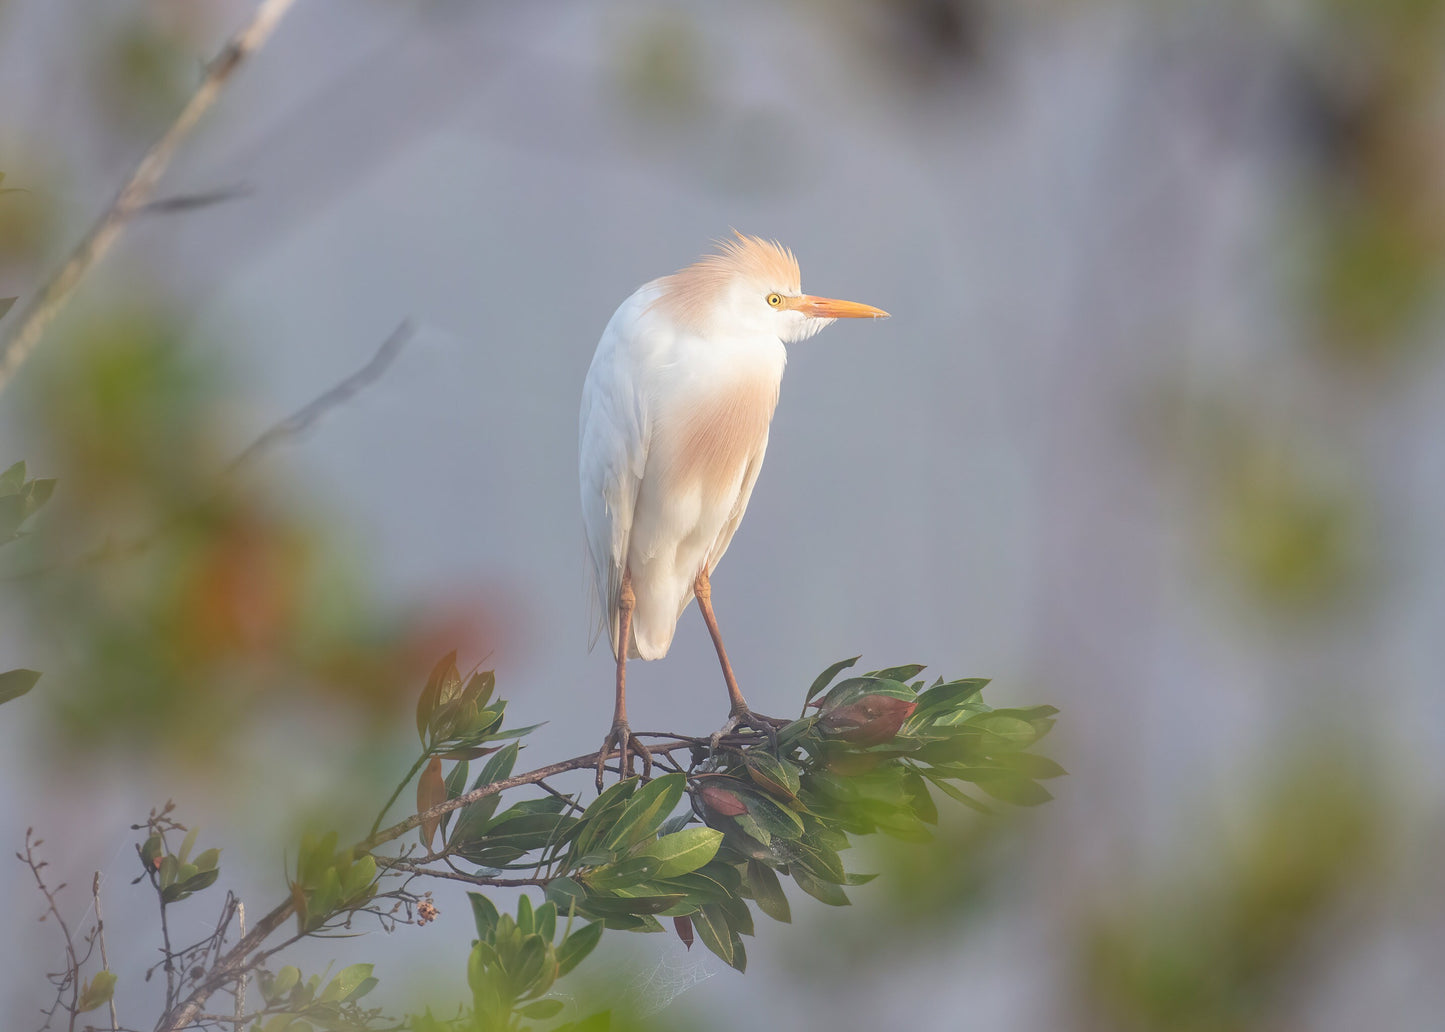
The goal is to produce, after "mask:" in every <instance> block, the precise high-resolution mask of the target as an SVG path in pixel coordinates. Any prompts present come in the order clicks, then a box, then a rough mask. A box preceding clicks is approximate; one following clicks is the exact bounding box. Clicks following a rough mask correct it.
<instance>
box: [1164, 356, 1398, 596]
mask: <svg viewBox="0 0 1445 1032" xmlns="http://www.w3.org/2000/svg"><path fill="white" fill-rule="evenodd" d="M1153 407H1154V419H1155V420H1157V423H1154V424H1153V425H1154V426H1157V427H1158V428H1159V429H1161V430H1162V431H1163V432H1162V433H1155V432H1153V431H1152V430H1151V432H1150V433H1149V440H1150V441H1151V442H1153V443H1155V444H1162V445H1163V446H1164V449H1165V450H1164V451H1163V452H1162V457H1163V458H1164V459H1165V460H1166V461H1167V462H1169V463H1171V464H1177V465H1179V466H1181V467H1183V468H1184V469H1186V470H1188V472H1189V473H1190V474H1191V483H1190V502H1191V505H1192V506H1193V508H1194V511H1195V512H1196V513H1197V514H1198V515H1199V519H1198V521H1197V523H1196V524H1195V526H1196V528H1197V530H1198V531H1199V544H1200V545H1201V546H1202V547H1203V549H1204V550H1205V555H1206V557H1207V561H1208V562H1209V564H1210V565H1211V567H1212V568H1214V569H1216V570H1218V571H1220V572H1222V573H1224V574H1225V575H1226V576H1227V577H1228V578H1229V580H1231V581H1232V582H1233V584H1234V585H1235V586H1236V587H1237V588H1238V589H1240V590H1241V591H1242V592H1243V594H1244V595H1245V596H1246V597H1247V598H1249V599H1250V600H1251V601H1252V602H1254V603H1256V604H1257V605H1258V606H1260V607H1262V608H1263V609H1264V610H1266V611H1268V612H1271V613H1272V614H1274V615H1276V616H1282V617H1287V618H1289V619H1290V620H1295V619H1300V618H1304V619H1310V618H1318V617H1323V616H1326V615H1330V614H1338V613H1339V612H1341V611H1344V610H1346V609H1347V608H1348V606H1349V605H1350V604H1351V603H1352V602H1355V601H1358V600H1360V599H1362V598H1365V597H1367V592H1365V591H1364V590H1363V589H1365V588H1367V587H1368V586H1369V585H1370V584H1371V582H1372V580H1373V579H1374V578H1375V577H1377V576H1379V572H1380V571H1379V567H1380V562H1379V548H1380V542H1379V540H1378V528H1377V526H1376V522H1377V519H1376V514H1375V509H1374V503H1373V500H1372V498H1371V497H1370V495H1369V494H1368V491H1367V482H1366V479H1365V476H1364V472H1363V471H1362V470H1361V469H1359V468H1358V466H1357V465H1356V464H1355V463H1354V462H1353V461H1351V460H1350V459H1348V458H1347V457H1346V456H1345V454H1344V451H1343V449H1340V448H1338V447H1332V444H1331V442H1332V441H1333V440H1335V438H1334V436H1333V434H1327V433H1325V432H1324V430H1323V429H1321V430H1320V432H1319V433H1317V434H1306V433H1301V432H1299V431H1298V427H1300V426H1304V425H1309V424H1308V423H1307V422H1306V421H1305V420H1304V419H1301V420H1298V421H1285V420H1281V419H1279V418H1278V414H1277V413H1270V414H1269V415H1267V416H1265V415H1260V414H1258V413H1256V412H1255V411H1254V410H1253V409H1251V408H1250V407H1249V406H1248V405H1247V404H1246V403H1244V402H1243V401H1242V400H1241V399H1240V398H1239V397H1238V396H1236V395H1226V394H1225V392H1224V390H1223V389H1208V388H1206V387H1205V386H1204V385H1202V384H1200V383H1197V382H1192V381H1190V382H1185V383H1183V384H1181V385H1179V386H1178V387H1177V388H1176V389H1165V390H1162V391H1160V392H1159V395H1158V397H1157V398H1155V399H1154V406H1153Z"/></svg>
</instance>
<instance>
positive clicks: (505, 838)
mask: <svg viewBox="0 0 1445 1032" xmlns="http://www.w3.org/2000/svg"><path fill="white" fill-rule="evenodd" d="M509 813H510V811H509ZM576 821H577V819H576V818H575V817H569V816H567V815H565V814H557V813H523V814H521V815H520V816H515V817H509V818H508V819H507V820H506V821H502V820H498V821H496V822H494V823H493V825H492V826H491V827H489V828H488V829H487V830H486V832H485V833H484V834H483V835H482V836H481V837H479V838H468V839H467V840H466V841H460V829H458V833H456V834H453V836H452V838H453V840H454V843H455V849H456V851H457V852H458V853H459V854H461V855H462V856H463V857H465V858H466V859H467V860H469V861H471V862H472V863H474V864H476V865H477V866H479V867H497V866H499V865H502V864H510V863H512V862H513V861H515V860H517V859H518V858H519V857H521V856H522V855H523V854H524V853H528V852H531V851H532V850H534V849H541V848H542V847H543V846H547V845H551V844H554V843H556V842H558V841H560V840H561V839H562V838H564V837H565V836H566V834H567V832H568V831H570V830H571V828H572V826H573V825H574V824H576Z"/></svg>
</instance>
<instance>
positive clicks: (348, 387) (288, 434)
mask: <svg viewBox="0 0 1445 1032" xmlns="http://www.w3.org/2000/svg"><path fill="white" fill-rule="evenodd" d="M415 332H416V330H415V328H414V327H413V326H412V323H411V320H410V319H406V320H403V321H402V323H401V325H400V326H398V327H397V328H396V329H394V330H392V331H391V336H389V337H387V338H386V340H384V341H382V342H381V347H379V348H377V349H376V354H374V355H372V356H371V361H369V362H367V363H366V365H364V366H362V367H361V368H360V369H358V370H357V371H356V372H354V373H352V374H351V375H350V376H348V377H347V378H346V379H344V380H342V381H341V382H340V383H338V384H337V385H336V386H335V387H332V388H331V389H330V390H328V391H326V393H324V394H322V395H320V396H319V397H317V398H315V399H314V400H312V401H310V402H308V403H307V404H306V405H304V406H302V407H301V408H299V409H297V410H296V412H294V413H292V414H291V415H290V416H287V417H286V418H285V419H283V420H281V422H279V423H277V424H276V425H275V426H273V427H271V428H270V429H269V430H267V431H266V432H265V433H263V434H262V435H261V436H260V437H258V438H256V439H255V440H254V441H252V442H251V444H250V445H249V446H248V447H247V448H246V450H245V451H243V452H241V454H240V455H237V456H236V457H235V458H234V459H232V460H231V464H230V465H229V466H227V467H226V472H227V473H228V474H231V473H235V472H236V471H238V470H239V469H241V468H242V467H243V466H246V465H248V464H249V463H252V462H255V461H256V459H258V458H260V457H261V456H262V455H264V454H265V453H266V452H268V451H270V450H271V449H272V448H275V447H276V446H277V445H278V444H281V443H283V442H284V441H287V440H290V439H291V438H294V437H297V436H299V435H300V434H302V433H305V432H306V431H307V430H309V429H311V427H313V426H314V425H316V421H317V420H319V419H320V418H321V417H322V416H324V415H326V413H327V412H330V411H331V410H332V409H333V408H335V407H336V406H337V405H340V404H342V403H343V402H346V401H350V400H351V399H352V398H354V397H355V396H356V395H357V394H358V393H360V392H361V390H362V389H364V388H366V387H368V386H370V385H371V384H373V383H375V382H376V381H377V380H378V379H380V377H381V374H382V373H384V372H386V367H387V366H389V365H391V363H392V361H393V360H394V359H395V358H396V356H397V355H398V354H399V353H400V352H401V349H402V346H403V345H404V344H406V342H407V341H408V340H410V339H411V337H412V334H413V333H415Z"/></svg>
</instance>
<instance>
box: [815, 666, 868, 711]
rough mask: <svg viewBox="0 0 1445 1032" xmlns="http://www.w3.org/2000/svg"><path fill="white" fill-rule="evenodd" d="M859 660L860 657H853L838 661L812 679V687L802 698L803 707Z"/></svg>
mask: <svg viewBox="0 0 1445 1032" xmlns="http://www.w3.org/2000/svg"><path fill="white" fill-rule="evenodd" d="M860 658H862V657H860V656H854V657H853V658H852V659H840V660H838V662H836V663H834V664H833V665H832V666H830V667H829V668H828V669H827V670H824V671H823V672H822V673H821V674H819V675H818V676H817V677H816V678H814V680H813V684H812V687H810V688H809V689H808V694H807V695H804V696H803V706H804V707H806V706H807V705H808V703H810V702H812V701H813V696H815V695H817V694H818V693H819V692H821V691H822V690H823V689H824V688H827V687H828V685H829V684H831V683H832V682H833V678H835V677H837V676H838V675H839V674H840V673H842V672H843V671H844V670H847V669H848V668H849V667H851V666H852V665H853V664H854V663H856V662H858V660H859V659H860Z"/></svg>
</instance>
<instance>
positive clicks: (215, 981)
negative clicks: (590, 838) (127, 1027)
mask: <svg viewBox="0 0 1445 1032" xmlns="http://www.w3.org/2000/svg"><path fill="white" fill-rule="evenodd" d="M693 744H694V743H693V742H692V741H690V740H689V741H678V740H674V741H672V742H671V743H669V744H665V745H656V746H653V747H652V748H653V755H654V756H656V755H657V754H658V753H662V754H664V755H666V754H669V753H671V752H673V751H674V750H677V749H691V748H692V747H693ZM617 755H618V753H617V752H616V751H609V752H608V753H607V755H606V756H605V757H603V759H604V761H605V760H608V759H611V758H612V757H614V756H617ZM597 758H598V754H597V753H595V752H594V753H588V754H587V755H585V756H574V757H572V758H571V759H570V760H559V761H558V762H557V763H549V764H547V765H546V766H545V767H538V768H537V769H536V770H532V771H528V772H527V773H525V774H518V775H516V776H515V777H510V778H506V779H505V780H502V781H496V782H493V783H492V784H490V785H482V786H481V787H479V788H475V789H473V790H472V791H470V792H466V793H463V794H462V795H459V796H457V797H456V798H455V799H448V800H447V801H446V802H444V803H438V804H437V805H436V806H433V807H432V808H431V809H430V810H427V811H425V812H423V813H419V814H413V815H412V816H410V817H408V818H406V820H403V821H398V822H397V823H396V824H393V825H392V826H391V827H389V828H384V829H383V830H381V831H379V832H377V833H375V834H373V835H369V836H368V837H367V838H365V839H363V840H361V841H360V842H358V843H357V844H356V845H354V846H352V849H351V851H352V853H353V854H354V855H359V854H361V853H365V852H370V851H371V850H373V849H375V848H376V847H377V846H380V845H383V844H384V843H387V842H391V841H393V840H395V839H398V838H401V836H403V835H405V834H406V833H407V832H408V831H410V830H411V829H413V828H415V827H418V826H419V825H420V824H421V823H422V821H424V820H431V819H432V818H440V817H441V815H442V814H445V813H450V812H451V811H452V810H458V809H461V808H462V807H463V806H466V805H468V804H470V803H474V802H476V801H477V800H478V799H485V798H486V797H487V796H491V795H496V794H497V793H498V792H505V791H507V790H509V789H513V788H520V787H521V786H523V785H534V784H537V783H538V782H540V781H542V780H544V779H545V778H550V777H553V776H555V775H557V774H562V773H565V772H567V771H571V770H590V769H594V768H596V766H597ZM387 862H388V863H390V862H391V861H390V860H388V861H387ZM427 873H428V874H436V875H438V876H439V877H446V875H441V874H440V872H437V871H428V872H427ZM528 884H539V883H538V882H536V881H529V882H528ZM295 912H296V904H295V902H294V901H293V900H292V899H291V898H289V897H288V898H287V899H286V901H285V902H283V903H280V904H278V905H277V906H276V907H275V908H274V909H272V910H271V912H270V913H268V914H267V915H266V916H265V917H263V918H261V920H260V921H258V922H257V923H256V927H255V928H253V929H252V930H251V932H250V933H249V934H247V935H244V936H242V937H241V940H240V941H239V942H238V943H236V945H235V946H234V947H232V948H231V950H230V952H228V953H227V954H225V955H224V956H223V957H221V958H220V959H218V960H217V961H216V963H215V965H214V966H213V967H212V968H211V970H210V971H209V972H207V974H206V976H205V978H203V979H202V980H201V982H200V983H199V984H198V985H197V986H196V987H195V988H194V989H193V990H191V992H190V993H189V994H188V995H187V996H186V997H185V999H184V1000H182V1001H181V1002H180V1003H179V1004H178V1005H177V1006H175V1007H172V1008H171V1009H169V1010H167V1011H166V1013H165V1014H163V1015H162V1016H161V1020H160V1021H159V1022H158V1023H157V1024H156V1032H180V1030H181V1029H183V1028H185V1027H186V1026H187V1025H189V1024H191V1023H192V1022H194V1021H195V1020H196V1018H197V1016H198V1015H200V1014H201V1013H202V1012H203V1008H204V1007H205V1004H206V1001H207V1000H208V999H210V997H211V994H212V993H214V992H216V991H217V990H218V989H220V988H221V987H222V986H224V985H226V984H228V983H230V982H234V981H236V980H237V979H238V978H239V977H240V976H241V975H242V974H243V973H244V972H245V971H247V970H249V969H250V968H251V967H252V966H253V964H254V961H253V960H252V959H251V954H252V953H253V952H254V951H255V950H257V949H258V948H259V947H260V945H261V944H262V943H263V942H265V941H266V939H267V938H268V937H269V936H270V935H271V933H272V932H274V931H275V930H276V929H277V928H279V927H281V924H282V923H283V922H284V921H285V920H286V919H287V918H289V917H291V916H292V915H293V914H294V913H295ZM299 937H300V936H298V938H299ZM268 952H274V951H268Z"/></svg>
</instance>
